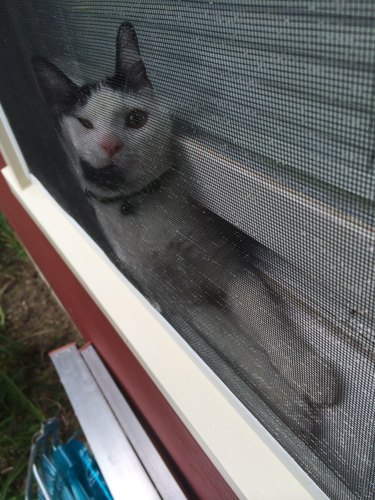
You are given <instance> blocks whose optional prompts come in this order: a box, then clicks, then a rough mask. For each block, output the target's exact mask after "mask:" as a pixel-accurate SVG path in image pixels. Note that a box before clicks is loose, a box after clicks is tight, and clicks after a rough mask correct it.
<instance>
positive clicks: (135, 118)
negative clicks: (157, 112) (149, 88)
mask: <svg viewBox="0 0 375 500" xmlns="http://www.w3.org/2000/svg"><path fill="white" fill-rule="evenodd" d="M147 119H148V114H147V113H146V111H143V109H132V110H131V111H129V113H128V114H127V115H126V117H125V124H126V126H127V127H130V128H141V127H143V126H144V125H146V123H147Z"/></svg>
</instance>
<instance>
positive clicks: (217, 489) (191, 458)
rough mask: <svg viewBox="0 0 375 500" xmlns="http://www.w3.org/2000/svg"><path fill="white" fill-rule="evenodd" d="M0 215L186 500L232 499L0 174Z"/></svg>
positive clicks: (180, 423) (231, 494)
mask: <svg viewBox="0 0 375 500" xmlns="http://www.w3.org/2000/svg"><path fill="white" fill-rule="evenodd" d="M0 210H1V211H2V212H3V213H4V215H5V216H6V218H7V219H8V221H9V223H10V224H11V225H12V227H13V228H14V230H15V231H16V233H17V234H18V236H19V237H20V239H21V241H22V242H23V244H24V245H25V247H26V248H27V250H28V251H29V253H30V255H31V256H32V258H33V259H34V261H35V262H36V264H37V265H38V267H39V269H40V271H41V272H42V273H43V275H44V276H45V278H46V279H47V281H48V282H49V283H50V285H51V287H52V288H53V290H54V292H55V293H56V295H57V296H58V298H59V300H60V301H61V303H62V304H63V306H64V307H65V309H66V311H67V312H68V314H69V315H70V317H71V318H72V320H73V321H74V323H75V324H76V325H77V327H78V329H79V331H80V332H81V334H82V336H83V337H84V339H85V340H87V341H91V342H92V343H93V344H94V346H95V348H96V350H97V351H98V352H99V353H100V355H101V357H102V358H103V359H104V361H105V362H106V363H107V365H108V366H109V368H110V370H111V371H112V373H113V375H114V376H115V377H116V378H117V380H118V381H119V383H120V385H121V386H122V388H123V389H124V391H125V392H126V394H127V395H128V396H129V397H130V398H131V400H132V402H133V403H134V404H135V406H136V409H137V410H138V411H139V412H140V414H141V416H142V417H143V418H144V420H145V421H146V423H147V424H148V425H149V426H150V427H151V429H152V431H153V432H154V433H155V434H156V436H157V438H158V440H160V442H161V444H162V446H163V447H164V452H165V450H166V451H167V453H168V454H169V460H170V462H169V463H170V464H171V465H172V466H173V468H174V470H175V471H176V473H177V475H178V476H180V477H181V475H182V477H183V478H184V482H186V483H187V485H188V487H189V490H190V492H189V497H191V498H192V497H195V496H196V497H198V498H203V499H215V500H216V499H220V498H222V499H232V498H236V496H235V495H234V493H233V491H232V490H231V488H230V487H229V486H228V484H227V483H226V482H225V480H224V479H223V477H222V476H221V475H220V474H219V472H218V470H217V469H216V468H215V467H214V465H213V464H212V462H211V461H210V460H209V458H208V457H207V455H206V454H205V453H204V451H203V450H202V449H201V448H200V446H199V445H198V443H197V442H196V441H195V439H194V438H193V436H192V435H191V434H190V432H189V431H188V430H187V428H186V427H185V426H184V425H183V423H182V422H181V420H180V419H179V418H178V416H177V415H176V413H175V412H174V410H173V409H172V408H171V406H170V405H169V404H168V402H167V401H166V400H165V398H164V397H163V396H162V394H161V393H160V391H159V390H158V389H157V387H156V386H155V384H154V383H153V382H152V380H151V379H150V377H149V376H148V375H147V374H146V372H145V371H144V369H143V368H142V366H141V365H140V363H139V362H138V361H137V359H136V358H135V357H134V355H133V354H132V353H131V351H130V350H129V349H128V348H127V346H126V345H125V343H124V342H123V341H122V340H121V339H120V337H119V336H118V334H117V333H116V331H115V330H114V329H113V327H112V326H111V324H110V323H109V322H108V320H107V319H106V318H105V316H104V315H103V313H102V312H101V311H100V309H99V308H98V306H97V305H96V304H95V302H94V301H93V300H92V299H91V297H90V296H89V295H88V294H87V292H86V291H85V289H84V288H83V286H82V285H81V284H80V283H79V282H78V280H77V279H76V278H75V276H74V275H73V274H72V272H71V271H70V270H69V269H68V267H67V266H66V264H65V263H64V261H63V260H62V259H61V257H60V256H59V255H58V254H57V253H56V251H55V250H54V249H53V248H52V246H51V245H50V243H49V242H48V240H47V239H46V237H45V236H44V235H43V234H42V232H41V231H40V230H39V228H38V227H37V226H36V224H35V223H34V222H33V221H32V219H31V218H30V217H29V216H28V215H27V213H26V212H25V211H24V210H23V208H22V206H21V205H20V204H19V202H18V201H17V199H16V198H15V197H14V196H13V195H12V193H11V191H10V190H9V187H8V185H7V184H6V182H5V179H4V178H3V176H2V175H1V174H0ZM159 444H160V443H159ZM161 451H162V450H161ZM171 461H172V463H171ZM176 469H177V470H176Z"/></svg>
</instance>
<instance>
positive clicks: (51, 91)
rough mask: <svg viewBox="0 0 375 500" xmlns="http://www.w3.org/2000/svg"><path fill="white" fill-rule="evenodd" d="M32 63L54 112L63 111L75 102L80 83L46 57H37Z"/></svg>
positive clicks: (43, 92) (42, 90)
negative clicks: (77, 83)
mask: <svg viewBox="0 0 375 500" xmlns="http://www.w3.org/2000/svg"><path fill="white" fill-rule="evenodd" d="M32 65H33V69H34V73H35V76H36V79H37V81H38V84H39V87H40V90H41V92H42V94H43V97H44V99H45V101H46V102H47V104H48V106H49V108H50V110H51V111H52V112H53V113H56V114H58V113H62V112H64V111H66V110H67V109H69V107H71V106H73V105H74V104H75V102H76V100H77V96H78V95H79V87H78V85H76V84H75V83H73V82H72V80H70V78H68V77H67V76H66V75H65V74H64V73H63V72H62V71H61V70H60V69H59V68H58V67H57V66H55V65H54V64H52V63H51V62H50V61H48V59H45V58H44V57H35V58H34V59H33V60H32Z"/></svg>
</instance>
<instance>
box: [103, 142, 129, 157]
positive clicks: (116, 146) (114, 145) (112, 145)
mask: <svg viewBox="0 0 375 500" xmlns="http://www.w3.org/2000/svg"><path fill="white" fill-rule="evenodd" d="M123 145H124V143H123V142H122V141H121V140H120V139H117V138H111V139H109V138H107V139H103V140H102V142H101V143H100V147H101V148H102V149H104V151H105V152H106V153H107V154H108V156H109V157H110V158H112V157H113V156H115V154H116V153H118V152H119V151H121V149H122V147H123Z"/></svg>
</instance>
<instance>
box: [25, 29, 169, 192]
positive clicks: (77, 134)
mask: <svg viewBox="0 0 375 500" xmlns="http://www.w3.org/2000/svg"><path fill="white" fill-rule="evenodd" d="M34 69H35V73H36V75H37V78H38V82H39V85H40V87H41V89H42V92H43V95H44V97H45V99H46V101H47V103H48V104H49V106H50V108H51V110H52V113H53V114H54V115H55V117H56V118H57V120H58V122H59V124H60V128H61V131H62V134H63V135H64V138H65V139H66V143H67V144H68V147H69V148H71V149H73V151H72V152H73V153H74V156H75V157H76V159H77V160H78V164H80V166H86V170H87V168H89V169H90V170H91V171H92V170H93V169H96V171H95V173H94V176H93V177H94V179H96V184H97V186H96V187H97V188H100V189H104V190H108V189H117V190H118V189H121V191H122V192H124V193H127V192H132V191H134V190H138V189H140V188H142V187H143V186H144V185H146V184H148V183H149V182H150V181H152V180H153V179H154V178H156V177H158V176H159V175H160V174H162V173H163V171H165V170H166V168H167V164H168V162H167V160H166V158H167V155H168V148H169V147H170V136H171V121H170V117H169V114H168V112H167V110H166V109H165V108H163V107H162V106H161V105H160V103H159V102H158V100H157V98H156V97H155V95H154V92H153V90H152V87H151V84H150V82H149V80H148V77H147V74H146V70H145V67H144V64H143V62H142V59H141V56H140V53H139V49H138V43H137V39H136V36H135V32H134V28H133V27H132V26H131V25H130V24H124V25H122V26H121V27H120V30H119V33H118V37H117V53H116V74H115V76H114V77H112V78H108V79H106V80H103V81H102V82H100V83H98V84H94V85H84V86H83V87H78V86H77V85H75V84H74V83H73V82H72V81H71V80H70V79H69V78H68V77H67V76H66V75H64V74H63V73H62V72H61V71H60V70H59V69H58V68H57V67H56V66H54V65H53V64H52V63H50V62H49V61H47V60H45V59H37V60H36V61H35V64H34ZM111 172H112V173H113V179H112V181H111V179H110V176H111ZM101 174H103V175H102V177H103V179H106V180H105V181H104V180H103V182H102V183H101V182H100V179H101Z"/></svg>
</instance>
